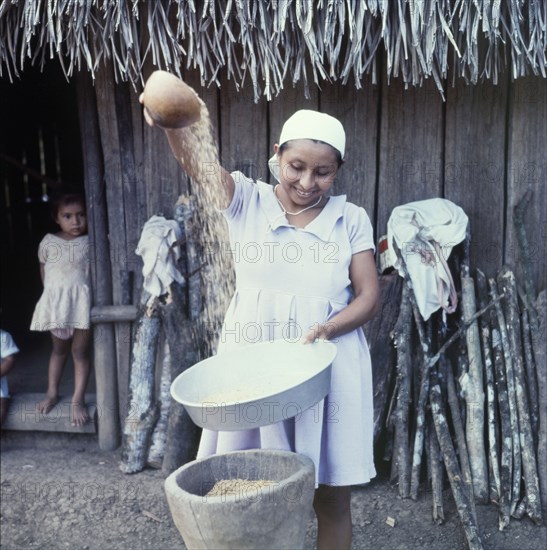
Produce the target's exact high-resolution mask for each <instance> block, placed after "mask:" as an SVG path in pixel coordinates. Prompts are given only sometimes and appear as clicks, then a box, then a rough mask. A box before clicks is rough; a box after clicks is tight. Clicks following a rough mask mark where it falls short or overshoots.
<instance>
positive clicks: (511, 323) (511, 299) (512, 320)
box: [499, 268, 541, 524]
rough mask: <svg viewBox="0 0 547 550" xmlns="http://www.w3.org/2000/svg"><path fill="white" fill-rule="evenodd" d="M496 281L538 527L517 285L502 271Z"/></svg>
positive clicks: (528, 495)
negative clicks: (500, 290)
mask: <svg viewBox="0 0 547 550" xmlns="http://www.w3.org/2000/svg"><path fill="white" fill-rule="evenodd" d="M499 278H500V280H501V282H502V287H503V290H504V292H505V294H506V295H507V298H506V302H505V305H506V311H507V313H508V315H507V317H506V318H507V331H508V333H509V342H510V345H511V350H512V356H513V364H514V374H515V393H516V401H517V410H518V421H519V432H518V433H519V438H520V449H521V457H522V470H523V478H524V485H525V489H526V500H527V509H526V511H527V513H528V515H529V516H530V518H531V519H532V521H534V522H535V523H538V524H539V523H541V496H540V492H539V477H538V470H537V463H536V449H535V446H534V439H533V437H532V425H531V422H530V409H529V405H528V395H527V389H526V373H525V369H524V364H523V360H522V344H521V339H520V335H521V328H520V317H519V313H518V303H517V285H516V281H515V275H514V274H513V272H512V271H511V270H510V269H508V268H502V270H501V272H500V274H499Z"/></svg>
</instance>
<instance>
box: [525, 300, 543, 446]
mask: <svg viewBox="0 0 547 550" xmlns="http://www.w3.org/2000/svg"><path fill="white" fill-rule="evenodd" d="M521 328H522V346H523V351H524V365H525V367H526V386H527V389H528V397H529V398H530V423H531V424H532V436H533V438H534V445H535V448H536V449H537V446H538V430H539V401H538V385H537V376H536V369H535V364H534V352H533V350H532V337H531V327H530V321H529V317H528V309H527V308H526V306H524V307H523V309H522V314H521Z"/></svg>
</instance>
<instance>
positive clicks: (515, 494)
mask: <svg viewBox="0 0 547 550" xmlns="http://www.w3.org/2000/svg"><path fill="white" fill-rule="evenodd" d="M489 287H490V293H491V295H492V297H493V298H495V297H497V285H496V283H495V281H494V280H493V279H491V280H489ZM496 315H497V319H498V328H499V333H500V340H501V346H502V349H503V362H504V365H505V380H506V384H507V397H508V403H509V418H510V422H511V432H510V433H511V440H512V442H511V444H512V460H511V476H512V480H513V482H512V485H511V507H510V514H512V513H513V512H514V511H515V508H516V506H517V503H518V501H519V499H520V482H521V459H520V442H519V436H518V431H519V424H518V412H517V398H516V393H515V375H514V368H513V356H512V350H511V346H510V343H509V336H508V334H507V326H506V323H505V314H504V312H503V310H502V307H501V304H499V303H497V302H496Z"/></svg>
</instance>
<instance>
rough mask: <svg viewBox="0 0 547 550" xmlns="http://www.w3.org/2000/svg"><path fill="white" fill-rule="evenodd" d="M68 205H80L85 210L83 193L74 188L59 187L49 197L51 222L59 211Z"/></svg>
mask: <svg viewBox="0 0 547 550" xmlns="http://www.w3.org/2000/svg"><path fill="white" fill-rule="evenodd" d="M69 204H81V205H82V206H83V207H84V210H85V208H86V204H85V195H84V193H83V191H80V190H79V189H76V188H74V187H61V188H60V189H57V190H56V191H55V192H54V193H53V194H52V195H51V199H50V202H49V207H50V211H51V217H52V218H53V220H55V219H56V218H57V214H58V213H59V209H60V208H62V207H63V206H68V205H69Z"/></svg>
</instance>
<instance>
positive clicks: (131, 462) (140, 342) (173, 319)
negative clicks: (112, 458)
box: [120, 196, 202, 474]
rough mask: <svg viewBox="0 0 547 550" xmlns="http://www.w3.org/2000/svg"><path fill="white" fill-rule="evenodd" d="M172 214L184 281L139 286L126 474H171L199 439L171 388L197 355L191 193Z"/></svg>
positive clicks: (195, 257) (197, 294) (125, 446)
mask: <svg viewBox="0 0 547 550" xmlns="http://www.w3.org/2000/svg"><path fill="white" fill-rule="evenodd" d="M174 219H175V221H177V223H178V225H179V228H180V233H181V239H180V241H177V242H176V244H177V246H180V247H181V251H182V254H181V258H180V260H179V262H178V266H177V267H178V269H179V270H180V271H181V273H182V274H183V275H184V283H182V284H180V283H177V282H173V283H171V285H170V286H169V288H168V291H167V293H166V294H163V295H161V296H159V297H156V296H150V295H149V294H148V293H147V292H146V291H145V290H144V289H143V295H142V298H141V305H140V307H139V308H138V314H137V319H136V322H135V325H134V335H133V351H132V360H131V371H130V387H129V401H130V406H129V410H128V413H127V417H126V419H125V423H124V429H123V441H122V452H121V461H120V469H121V470H122V472H124V473H126V474H132V473H137V472H140V471H141V470H143V469H144V468H145V467H146V466H150V467H154V468H161V469H162V471H163V472H164V473H165V474H170V473H171V472H173V471H174V470H175V469H176V468H178V467H179V466H181V465H182V464H185V463H186V462H189V461H190V460H193V459H194V458H195V453H196V449H197V444H198V440H199V434H200V430H199V428H198V427H197V426H196V425H195V424H194V423H193V422H192V421H191V419H190V417H189V415H188V413H187V412H186V410H185V409H184V407H183V406H182V405H181V404H179V403H177V402H176V401H174V399H172V397H171V396H170V391H169V390H170V386H171V383H172V382H173V380H174V379H175V378H176V377H177V376H178V375H179V374H180V373H181V372H183V371H184V370H185V369H187V368H189V367H191V366H192V365H194V364H195V363H197V362H198V361H199V359H200V350H199V345H198V343H197V341H196V338H195V330H194V328H195V324H196V319H197V318H198V317H199V315H200V311H201V307H202V303H201V285H200V281H199V273H198V272H199V267H200V266H199V262H200V260H199V251H197V250H196V243H197V242H198V241H197V238H196V235H195V231H196V228H195V227H194V225H193V224H194V219H195V207H194V204H193V202H192V201H191V200H190V198H188V197H184V196H182V197H179V200H178V202H177V204H176V205H175V212H174ZM196 274H197V276H196ZM162 338H163V339H162ZM160 352H161V353H160ZM158 379H159V380H158ZM157 382H159V383H157ZM157 386H159V387H157Z"/></svg>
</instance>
